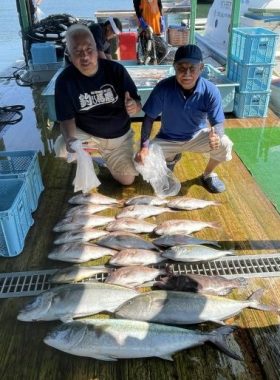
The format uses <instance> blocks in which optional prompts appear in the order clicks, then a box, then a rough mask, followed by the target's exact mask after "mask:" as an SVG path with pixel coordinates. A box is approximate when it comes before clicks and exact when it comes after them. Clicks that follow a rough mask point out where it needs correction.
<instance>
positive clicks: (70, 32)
mask: <svg viewBox="0 0 280 380" xmlns="http://www.w3.org/2000/svg"><path fill="white" fill-rule="evenodd" d="M77 36H85V37H90V38H91V39H92V42H93V46H94V47H95V48H96V43H95V39H94V37H93V35H92V33H91V31H90V29H89V28H88V27H87V26H86V25H84V24H73V25H71V26H70V27H69V28H68V29H67V32H66V35H65V38H66V46H67V48H68V50H69V45H70V42H71V41H72V40H73V39H74V38H76V37H77Z"/></svg>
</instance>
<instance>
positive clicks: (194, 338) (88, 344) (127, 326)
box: [18, 283, 279, 360]
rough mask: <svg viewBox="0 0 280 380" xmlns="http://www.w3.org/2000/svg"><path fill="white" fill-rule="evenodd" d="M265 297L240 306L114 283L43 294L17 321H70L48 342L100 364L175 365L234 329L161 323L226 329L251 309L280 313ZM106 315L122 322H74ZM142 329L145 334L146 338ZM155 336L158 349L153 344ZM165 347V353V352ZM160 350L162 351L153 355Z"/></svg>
mask: <svg viewBox="0 0 280 380" xmlns="http://www.w3.org/2000/svg"><path fill="white" fill-rule="evenodd" d="M261 295H262V291H257V292H255V293H254V294H253V295H252V296H251V297H250V298H249V299H248V300H245V301H237V300H232V299H227V298H224V297H219V296H211V295H206V294H198V293H190V292H185V293H184V292H176V291H162V290H159V291H151V292H147V293H142V294H141V293H138V292H137V291H135V290H133V289H128V288H126V287H121V286H116V285H110V284H102V283H85V284H71V285H64V286H60V287H58V288H54V289H51V290H48V291H45V292H43V293H42V294H41V295H39V296H37V297H36V298H35V300H33V301H32V302H31V303H29V304H28V305H26V307H25V308H24V309H23V310H22V311H21V312H20V313H19V315H18V319H19V320H21V321H39V320H45V321H49V320H55V319H60V320H62V321H63V322H67V324H63V325H61V326H59V327H58V328H56V329H55V330H54V331H52V332H51V333H50V334H49V335H48V336H47V337H46V338H45V340H44V341H45V343H46V344H48V345H50V346H52V347H55V348H57V349H60V350H62V351H64V352H68V353H72V354H76V355H79V356H89V357H93V358H97V359H100V360H116V359H117V358H132V357H149V356H158V357H161V358H163V359H168V360H172V358H171V355H172V354H173V353H174V352H177V351H178V350H181V349H185V348H190V347H193V346H197V345H200V344H203V343H205V342H206V341H208V340H210V341H211V342H212V343H214V344H215V341H212V340H211V339H209V337H210V336H212V334H214V335H215V334H218V331H224V332H227V333H226V335H227V334H228V333H230V332H232V331H233V328H232V327H229V326H227V327H224V328H220V329H217V330H214V332H210V333H203V332H201V331H197V330H196V331H190V330H187V329H180V328H177V327H174V326H165V325H163V326H161V325H159V324H158V323H160V324H161V323H163V324H172V325H187V324H198V323H202V322H207V321H211V322H215V323H219V324H223V323H224V322H223V320H224V319H227V318H229V317H231V316H234V315H236V314H238V313H239V312H241V311H242V310H243V309H245V308H247V307H251V308H255V309H259V310H269V311H275V312H279V309H278V308H276V307H274V306H269V305H263V304H261V303H260V301H259V298H260V296H261ZM104 311H107V312H110V313H113V315H114V317H115V318H117V319H109V320H108V319H105V320H100V319H98V320H95V319H93V320H91V319H90V320H87V319H85V320H82V321H73V318H79V317H84V316H89V315H92V314H96V313H100V312H104ZM151 322H156V324H155V323H151ZM143 328H144V331H145V333H143V335H141V331H142V329H143ZM119 329H120V330H119ZM85 333H86V334H87V335H86V337H85V336H84V334H85ZM138 334H140V335H139V340H138ZM166 334H167V336H166ZM141 336H142V338H141V339H140V337H141ZM168 336H169V339H167V338H168ZM152 337H153V339H154V341H153V344H151V341H150V339H152ZM187 337H189V338H190V339H191V341H190V342H191V343H190V342H189V343H187V341H188V338H187ZM84 338H85V339H84ZM124 338H125V339H124ZM171 338H172V340H171V341H172V344H171V341H170V339H171ZM123 339H124V340H123ZM134 339H135V342H134ZM107 340H108V341H107ZM106 341H107V344H105V342H106ZM167 342H168V344H167ZM161 343H162V344H163V345H164V347H165V348H164V349H162V348H161ZM137 344H138V345H139V350H138V349H137V347H138V346H137ZM146 344H147V345H148V347H149V345H150V349H147V347H146ZM216 345H217V347H218V348H220V349H221V350H222V351H224V352H225V353H227V354H228V355H230V356H231V357H233V358H235V359H239V356H238V355H236V354H235V353H232V352H230V351H229V350H228V349H227V348H226V345H225V342H224V341H220V344H219V343H218V342H216ZM132 347H135V352H136V353H134V352H131V353H129V352H130V350H131V349H132ZM155 347H156V348H157V350H154V348H155ZM117 348H119V353H117ZM161 349H162V350H163V351H162V350H161ZM113 352H114V354H113Z"/></svg>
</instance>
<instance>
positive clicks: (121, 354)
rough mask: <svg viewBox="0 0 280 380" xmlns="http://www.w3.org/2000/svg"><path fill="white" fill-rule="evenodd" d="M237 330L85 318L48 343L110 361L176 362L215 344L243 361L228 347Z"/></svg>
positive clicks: (53, 335)
mask: <svg viewBox="0 0 280 380" xmlns="http://www.w3.org/2000/svg"><path fill="white" fill-rule="evenodd" d="M234 329H235V328H234V327H232V326H222V327H220V328H218V329H216V330H213V331H211V332H201V331H197V330H196V331H193V330H187V329H183V328H180V327H174V326H165V325H160V324H157V323H148V322H141V321H130V320H121V319H120V320H118V319H84V320H81V321H73V322H70V323H66V324H61V325H60V326H58V327H56V328H55V329H54V330H52V331H51V332H50V333H49V334H48V335H47V336H46V337H45V339H44V342H45V343H46V344H47V345H49V346H51V347H54V348H56V349H58V350H61V351H63V352H67V353H69V354H72V355H77V356H85V357H90V358H95V359H99V360H106V361H116V360H118V359H130V358H146V357H152V356H156V357H159V358H161V359H165V360H171V361H172V360H173V359H172V355H173V354H174V353H176V352H178V351H180V350H184V349H188V348H192V347H196V346H200V345H203V344H204V343H205V342H211V343H213V344H214V345H215V346H216V347H218V348H219V349H220V350H221V351H223V352H224V353H225V354H227V355H229V356H230V357H232V358H234V359H238V360H240V357H239V356H238V355H237V354H235V353H233V352H231V351H230V349H229V348H228V347H227V345H226V337H227V336H228V335H229V334H231V333H232V332H233V331H234Z"/></svg>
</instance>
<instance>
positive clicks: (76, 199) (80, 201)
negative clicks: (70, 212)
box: [68, 193, 122, 205]
mask: <svg viewBox="0 0 280 380" xmlns="http://www.w3.org/2000/svg"><path fill="white" fill-rule="evenodd" d="M68 202H69V203H71V204H74V205H85V204H90V203H92V204H95V205H111V204H120V203H122V201H119V200H117V199H115V198H111V197H107V196H106V195H102V194H98V193H96V194H78V195H74V196H73V197H71V198H70V199H69V200H68Z"/></svg>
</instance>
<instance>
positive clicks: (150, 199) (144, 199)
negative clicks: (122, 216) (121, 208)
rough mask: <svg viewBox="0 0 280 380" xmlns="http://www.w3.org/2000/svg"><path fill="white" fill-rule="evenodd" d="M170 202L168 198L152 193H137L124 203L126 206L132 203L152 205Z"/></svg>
mask: <svg viewBox="0 0 280 380" xmlns="http://www.w3.org/2000/svg"><path fill="white" fill-rule="evenodd" d="M167 202H168V200H166V199H162V198H158V197H155V196H152V195H137V196H135V197H132V198H129V199H127V200H126V201H125V202H124V204H125V205H126V206H131V205H150V206H162V205H165V204H166V203H167Z"/></svg>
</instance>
